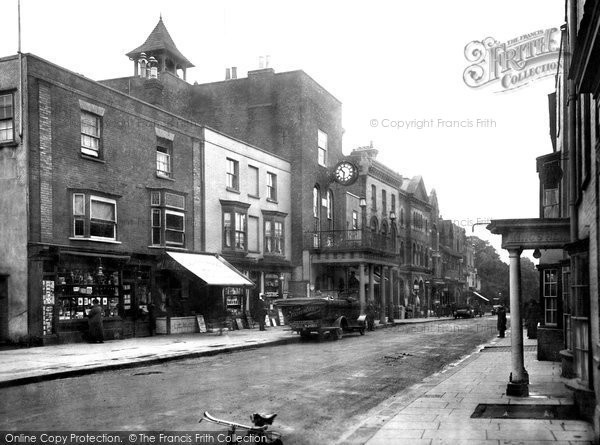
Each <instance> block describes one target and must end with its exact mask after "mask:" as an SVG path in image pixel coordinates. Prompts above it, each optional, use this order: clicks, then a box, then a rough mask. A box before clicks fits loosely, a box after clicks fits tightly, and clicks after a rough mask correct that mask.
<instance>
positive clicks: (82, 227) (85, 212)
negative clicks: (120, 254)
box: [72, 193, 117, 241]
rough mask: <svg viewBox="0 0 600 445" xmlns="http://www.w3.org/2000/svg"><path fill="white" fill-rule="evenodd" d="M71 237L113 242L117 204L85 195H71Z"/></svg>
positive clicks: (115, 234) (109, 200) (115, 237)
mask: <svg viewBox="0 0 600 445" xmlns="http://www.w3.org/2000/svg"><path fill="white" fill-rule="evenodd" d="M72 216H73V231H72V233H73V237H74V238H88V239H95V240H101V241H102V240H105V241H115V240H116V239H117V202H116V201H115V200H114V199H109V198H104V197H101V196H95V195H86V194H85V193H73V208H72Z"/></svg>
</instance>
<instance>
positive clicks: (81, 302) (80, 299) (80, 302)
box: [77, 297, 87, 306]
mask: <svg viewBox="0 0 600 445" xmlns="http://www.w3.org/2000/svg"><path fill="white" fill-rule="evenodd" d="M86 300H87V298H86ZM77 306H83V297H79V298H78V299H77Z"/></svg>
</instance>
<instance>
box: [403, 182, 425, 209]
mask: <svg viewBox="0 0 600 445" xmlns="http://www.w3.org/2000/svg"><path fill="white" fill-rule="evenodd" d="M400 189H401V190H403V191H405V192H406V193H408V194H409V195H412V196H413V197H415V198H417V199H419V200H421V201H423V202H426V203H428V204H429V197H428V196H427V190H426V189H425V183H424V181H423V177H422V176H421V175H417V176H413V177H412V178H410V180H409V181H404V182H403V183H402V186H401V188H400Z"/></svg>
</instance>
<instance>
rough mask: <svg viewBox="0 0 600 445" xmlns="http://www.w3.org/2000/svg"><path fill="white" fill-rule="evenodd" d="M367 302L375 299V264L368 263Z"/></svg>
mask: <svg viewBox="0 0 600 445" xmlns="http://www.w3.org/2000/svg"><path fill="white" fill-rule="evenodd" d="M368 301H369V303H373V302H374V301H375V266H374V265H373V264H369V299H368Z"/></svg>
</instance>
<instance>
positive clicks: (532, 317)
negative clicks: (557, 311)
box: [525, 298, 542, 339]
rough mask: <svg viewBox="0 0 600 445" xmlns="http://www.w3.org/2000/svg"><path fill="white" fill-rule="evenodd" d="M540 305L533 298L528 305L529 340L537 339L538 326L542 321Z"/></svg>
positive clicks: (526, 317) (526, 315) (526, 323)
mask: <svg viewBox="0 0 600 445" xmlns="http://www.w3.org/2000/svg"><path fill="white" fill-rule="evenodd" d="M541 315H542V314H541V311H540V305H539V304H538V302H537V301H536V300H534V299H533V298H532V299H531V300H530V301H529V304H528V305H527V310H526V311H525V325H526V326H527V338H532V339H533V338H537V325H538V323H539V321H540V319H541Z"/></svg>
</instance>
